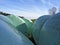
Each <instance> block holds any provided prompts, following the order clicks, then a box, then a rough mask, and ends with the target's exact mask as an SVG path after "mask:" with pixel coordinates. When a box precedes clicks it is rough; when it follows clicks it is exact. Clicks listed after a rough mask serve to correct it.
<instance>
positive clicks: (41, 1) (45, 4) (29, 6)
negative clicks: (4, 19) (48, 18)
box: [0, 0, 60, 19]
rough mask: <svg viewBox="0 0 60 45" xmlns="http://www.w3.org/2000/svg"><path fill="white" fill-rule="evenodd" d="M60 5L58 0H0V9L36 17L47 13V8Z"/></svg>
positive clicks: (31, 17)
mask: <svg viewBox="0 0 60 45" xmlns="http://www.w3.org/2000/svg"><path fill="white" fill-rule="evenodd" d="M58 6H60V0H0V11H3V12H6V13H10V14H14V15H17V16H23V17H25V18H27V19H36V18H38V17H40V16H42V15H48V9H50V8H52V7H58Z"/></svg>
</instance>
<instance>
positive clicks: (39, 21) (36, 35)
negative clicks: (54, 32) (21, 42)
mask: <svg viewBox="0 0 60 45" xmlns="http://www.w3.org/2000/svg"><path fill="white" fill-rule="evenodd" d="M50 17H51V16H50V15H44V16H41V17H39V18H38V19H37V20H36V22H35V23H34V25H33V37H34V40H35V42H36V44H37V45H39V43H40V42H39V39H40V31H41V29H42V27H43V26H44V24H45V22H46V21H47V20H48V19H49V18H50Z"/></svg>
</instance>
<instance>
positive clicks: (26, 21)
mask: <svg viewBox="0 0 60 45" xmlns="http://www.w3.org/2000/svg"><path fill="white" fill-rule="evenodd" d="M22 19H23V20H24V21H25V24H26V26H27V27H28V30H27V33H28V35H32V28H31V27H32V25H33V23H32V22H31V21H30V20H27V19H25V18H22Z"/></svg>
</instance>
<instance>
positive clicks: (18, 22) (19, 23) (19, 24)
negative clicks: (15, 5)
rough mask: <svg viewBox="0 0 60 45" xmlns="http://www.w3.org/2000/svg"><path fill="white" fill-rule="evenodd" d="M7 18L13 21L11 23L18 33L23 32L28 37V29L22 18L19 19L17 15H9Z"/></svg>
mask: <svg viewBox="0 0 60 45" xmlns="http://www.w3.org/2000/svg"><path fill="white" fill-rule="evenodd" d="M7 17H8V18H9V19H11V21H12V22H13V24H12V25H13V26H14V27H15V28H16V29H17V31H19V32H22V33H23V34H25V35H26V36H28V34H27V31H28V27H27V25H26V24H25V22H24V20H23V19H22V18H19V17H17V16H15V15H8V16H7Z"/></svg>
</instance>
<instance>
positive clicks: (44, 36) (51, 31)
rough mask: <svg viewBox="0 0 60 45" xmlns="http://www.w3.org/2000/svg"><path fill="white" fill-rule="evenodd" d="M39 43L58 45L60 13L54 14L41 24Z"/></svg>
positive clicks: (41, 44) (59, 43) (59, 40)
mask: <svg viewBox="0 0 60 45" xmlns="http://www.w3.org/2000/svg"><path fill="white" fill-rule="evenodd" d="M40 38H41V39H40V40H39V42H40V43H39V45H60V14H57V15H54V16H53V17H52V18H51V19H49V20H48V21H47V22H46V23H45V25H44V26H43V28H42V30H41V33H40Z"/></svg>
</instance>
